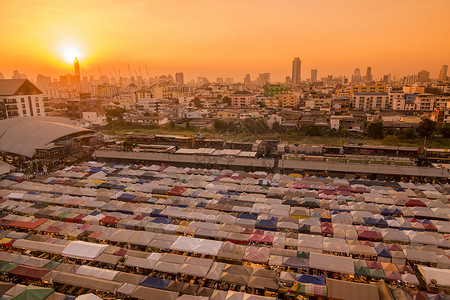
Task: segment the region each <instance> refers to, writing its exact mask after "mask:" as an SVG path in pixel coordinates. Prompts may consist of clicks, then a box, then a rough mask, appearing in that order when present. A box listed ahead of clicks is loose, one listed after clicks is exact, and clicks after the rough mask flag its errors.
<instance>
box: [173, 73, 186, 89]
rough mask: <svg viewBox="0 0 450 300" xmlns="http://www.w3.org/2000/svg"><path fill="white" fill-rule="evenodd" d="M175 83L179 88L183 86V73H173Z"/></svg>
mask: <svg viewBox="0 0 450 300" xmlns="http://www.w3.org/2000/svg"><path fill="white" fill-rule="evenodd" d="M175 82H176V83H177V84H178V85H179V86H182V85H184V75H183V72H180V73H175Z"/></svg>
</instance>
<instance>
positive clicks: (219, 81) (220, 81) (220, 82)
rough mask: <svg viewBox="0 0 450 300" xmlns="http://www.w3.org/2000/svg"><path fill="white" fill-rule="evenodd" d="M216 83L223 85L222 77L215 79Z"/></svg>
mask: <svg viewBox="0 0 450 300" xmlns="http://www.w3.org/2000/svg"><path fill="white" fill-rule="evenodd" d="M216 82H217V83H218V84H223V83H224V80H223V77H219V78H217V79H216Z"/></svg>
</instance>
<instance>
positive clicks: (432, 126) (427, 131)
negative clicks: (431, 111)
mask: <svg viewBox="0 0 450 300" xmlns="http://www.w3.org/2000/svg"><path fill="white" fill-rule="evenodd" d="M436 128H437V125H436V122H434V121H431V120H430V119H428V118H426V119H423V120H422V121H421V122H420V124H419V126H417V128H416V131H417V133H419V134H420V136H422V137H429V136H432V135H433V133H434V132H435V131H436Z"/></svg>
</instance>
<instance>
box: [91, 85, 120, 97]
mask: <svg viewBox="0 0 450 300" xmlns="http://www.w3.org/2000/svg"><path fill="white" fill-rule="evenodd" d="M118 94H119V89H118V88H117V86H114V85H111V84H108V83H105V84H100V85H97V87H96V88H95V95H96V96H97V97H98V98H112V97H114V96H116V95H118Z"/></svg>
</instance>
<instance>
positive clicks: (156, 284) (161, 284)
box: [139, 277, 170, 290]
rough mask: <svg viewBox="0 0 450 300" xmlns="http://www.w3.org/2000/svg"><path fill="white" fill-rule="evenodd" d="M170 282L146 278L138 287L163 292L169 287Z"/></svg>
mask: <svg viewBox="0 0 450 300" xmlns="http://www.w3.org/2000/svg"><path fill="white" fill-rule="evenodd" d="M169 283H170V280H165V279H161V278H157V277H147V278H145V279H144V280H142V281H141V283H139V285H143V286H146V287H150V288H155V289H160V290H165V289H167V286H168V285H169Z"/></svg>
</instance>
